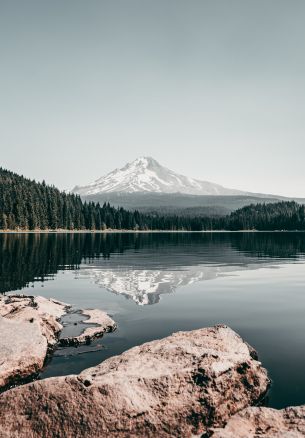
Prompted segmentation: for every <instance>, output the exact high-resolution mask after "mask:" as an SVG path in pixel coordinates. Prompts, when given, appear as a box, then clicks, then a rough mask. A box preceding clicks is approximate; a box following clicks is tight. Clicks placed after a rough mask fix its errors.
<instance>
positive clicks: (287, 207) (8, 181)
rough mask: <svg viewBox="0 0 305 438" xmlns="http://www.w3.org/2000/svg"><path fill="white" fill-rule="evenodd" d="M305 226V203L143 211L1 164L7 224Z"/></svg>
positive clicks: (0, 205) (0, 220) (2, 219)
mask: <svg viewBox="0 0 305 438" xmlns="http://www.w3.org/2000/svg"><path fill="white" fill-rule="evenodd" d="M107 228H108V229H109V228H111V229H125V230H172V231H175V230H185V231H202V230H252V229H256V230H305V207H304V206H303V205H300V204H297V203H296V202H277V203H270V204H256V205H250V206H247V207H243V208H241V209H239V210H236V211H235V212H233V213H231V214H230V215H228V216H225V217H217V216H216V217H212V216H211V217H206V216H196V217H193V216H191V215H189V214H185V215H162V214H161V213H156V214H143V213H140V212H139V211H137V210H135V211H127V210H125V209H123V208H119V207H118V208H115V207H111V206H110V205H109V203H104V205H103V206H102V207H101V206H100V204H99V203H94V202H82V200H81V199H80V197H79V196H78V195H75V194H68V193H65V192H60V191H59V190H58V189H56V188H55V187H54V186H48V185H46V184H45V182H42V183H37V182H35V181H32V180H29V179H26V178H24V177H23V176H19V175H17V174H15V173H13V172H10V171H8V170H5V169H1V168H0V229H2V230H6V229H9V230H49V229H51V230H57V229H66V230H104V229H107Z"/></svg>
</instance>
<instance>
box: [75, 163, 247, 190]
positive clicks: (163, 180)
mask: <svg viewBox="0 0 305 438" xmlns="http://www.w3.org/2000/svg"><path fill="white" fill-rule="evenodd" d="M73 192H74V193H78V194H80V195H82V196H90V195H97V194H105V193H114V192H115V193H181V194H188V195H213V196H215V195H218V196H220V195H249V193H247V192H242V191H240V190H234V189H228V188H226V187H223V186H221V185H219V184H214V183H211V182H209V181H200V180H197V179H193V178H189V177H187V176H184V175H180V174H178V173H176V172H174V171H173V170H170V169H167V168H166V167H164V166H161V164H159V163H158V162H157V161H156V160H154V159H153V158H151V157H140V158H137V159H136V160H134V161H132V162H131V163H128V164H126V166H124V167H123V168H121V169H115V170H114V171H112V172H110V173H108V174H107V175H105V176H102V177H101V178H99V179H97V180H96V181H94V182H92V183H90V184H88V185H87V186H83V187H81V186H76V187H75V188H74V189H73Z"/></svg>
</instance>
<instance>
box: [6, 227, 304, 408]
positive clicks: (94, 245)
mask: <svg viewBox="0 0 305 438" xmlns="http://www.w3.org/2000/svg"><path fill="white" fill-rule="evenodd" d="M304 256H305V234H304V233H214V234H188V233H180V234H166V233H162V234H95V235H94V234H60V235H54V234H49V235H48V234H46V235H35V234H28V235H24V234H10V235H7V234H2V235H0V292H2V293H12V292H14V291H20V290H22V292H23V293H30V294H37V295H38V294H39V295H43V296H45V297H53V298H56V299H59V300H62V301H65V302H68V303H71V304H73V306H74V308H75V309H79V308H93V307H97V308H101V309H103V310H105V311H107V312H108V313H109V314H110V315H112V316H113V318H114V319H115V321H116V322H117V323H118V330H117V331H116V332H114V333H111V334H107V335H106V336H105V337H104V338H102V339H100V340H97V341H94V342H93V343H92V345H91V346H89V347H86V346H85V347H80V348H70V349H62V350H60V349H59V350H58V351H57V352H56V355H55V356H54V357H53V359H52V360H51V362H50V363H48V364H47V366H46V368H45V370H44V371H43V373H42V374H41V377H42V378H44V377H49V376H54V375H63V374H67V373H78V372H80V371H81V370H83V369H84V368H87V367H89V366H94V365H96V364H98V363H100V362H101V361H102V360H104V359H106V358H107V357H110V356H112V355H115V354H119V353H121V352H123V351H124V350H126V349H127V348H130V347H132V346H134V345H138V344H141V343H143V342H145V341H149V340H153V339H156V338H161V337H164V336H167V335H169V334H171V333H173V332H175V331H178V330H192V329H197V328H201V327H206V326H211V325H214V324H219V323H224V324H227V325H229V326H230V327H232V328H233V329H234V330H236V331H237V332H238V333H239V334H240V335H241V336H242V337H243V338H244V339H245V340H247V341H248V342H249V343H250V344H251V345H252V346H253V347H255V348H256V349H257V351H258V353H259V357H260V360H261V361H262V362H263V365H264V366H265V367H266V368H267V369H268V372H269V375H270V377H271V379H272V381H273V383H272V387H271V390H270V392H269V396H268V400H267V403H268V404H269V406H273V407H283V406H287V405H297V404H301V403H305V373H304V367H305V317H304V316H305V287H304V286H305V264H304V263H305V257H304Z"/></svg>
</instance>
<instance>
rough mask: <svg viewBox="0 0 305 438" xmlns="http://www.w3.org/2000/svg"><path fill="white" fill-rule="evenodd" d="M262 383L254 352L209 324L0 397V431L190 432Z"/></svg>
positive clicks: (225, 414)
mask: <svg viewBox="0 0 305 438" xmlns="http://www.w3.org/2000/svg"><path fill="white" fill-rule="evenodd" d="M268 385H269V380H268V377H267V373H266V370H265V369H264V368H262V366H261V363H260V362H258V360H257V356H256V353H255V351H254V350H253V349H252V348H251V347H249V345H248V344H247V343H245V342H244V341H243V340H242V339H241V338H240V337H239V336H238V335H237V334H236V333H235V332H234V331H232V330H231V329H230V328H228V327H226V326H216V327H213V328H205V329H200V330H195V331H191V332H179V333H175V334H173V335H172V336H169V337H167V338H165V339H161V340H156V341H153V342H149V343H146V344H143V345H141V346H139V347H134V348H132V349H130V350H128V351H126V352H125V353H123V354H121V355H119V356H116V357H112V358H110V359H107V360H106V361H104V362H103V363H101V364H100V365H98V366H96V367H94V368H90V369H87V370H85V371H83V372H82V373H81V374H79V375H77V376H73V375H72V376H67V377H54V378H50V379H46V380H42V381H36V382H34V383H30V384H27V385H24V386H21V387H18V388H14V389H11V390H10V391H7V392H6V393H4V394H2V395H1V396H0V436H3V437H6V436H7V437H10V438H14V437H15V438H16V437H18V438H23V437H24V438H34V437H35V438H38V437H42V436H43V437H45V438H48V437H50V438H51V437H52V438H53V437H57V438H61V437H65V438H69V437H71V438H72V437H73V438H77V437H86V438H87V437H88V438H89V437H92V438H93V437H94V438H98V437H133V436H134V437H135V436H139V437H160V438H161V437H191V436H192V435H198V434H202V433H205V432H207V430H208V429H210V428H211V427H212V426H215V427H221V426H223V425H224V424H225V423H226V422H227V421H228V419H229V417H230V416H232V415H234V414H235V413H236V412H238V411H240V410H241V409H243V408H245V407H247V406H249V405H252V404H254V403H255V402H257V401H258V400H259V399H260V398H261V397H262V396H263V395H264V394H265V392H266V390H267V388H268Z"/></svg>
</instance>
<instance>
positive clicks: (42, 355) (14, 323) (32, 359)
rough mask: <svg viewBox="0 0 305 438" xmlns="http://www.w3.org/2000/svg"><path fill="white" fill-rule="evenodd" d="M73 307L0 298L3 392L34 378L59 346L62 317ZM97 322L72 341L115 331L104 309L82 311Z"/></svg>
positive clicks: (50, 301)
mask: <svg viewBox="0 0 305 438" xmlns="http://www.w3.org/2000/svg"><path fill="white" fill-rule="evenodd" d="M70 307H71V306H70V305H68V304H65V303H62V302H60V301H56V300H53V299H47V298H44V297H40V296H38V297H34V296H25V295H8V296H4V297H0V333H1V337H0V390H2V391H3V390H5V389H7V388H8V387H10V386H12V385H16V384H19V383H22V382H24V381H26V380H27V379H31V378H33V377H35V376H36V375H37V374H38V373H39V371H40V370H41V369H42V368H43V365H44V363H45V360H46V357H47V355H48V354H49V353H50V352H52V350H53V349H54V348H55V347H56V346H57V343H58V338H59V335H60V332H61V330H62V328H63V326H62V324H61V323H60V318H61V317H62V316H63V315H64V314H66V313H67V312H68V311H69V309H70ZM82 312H83V314H84V315H88V316H89V319H88V320H86V321H84V322H90V323H94V324H95V325H96V326H95V327H88V328H87V329H86V330H85V331H84V333H82V334H81V335H79V336H77V337H75V338H71V343H72V341H73V340H74V344H76V345H77V344H80V343H85V342H88V341H90V340H91V339H93V338H95V337H97V336H102V335H103V334H104V333H105V332H107V331H110V330H114V329H115V327H116V325H115V322H114V321H113V320H112V319H111V318H110V317H109V316H108V315H107V314H106V313H105V312H103V311H102V310H99V309H94V310H83V311H82Z"/></svg>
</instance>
